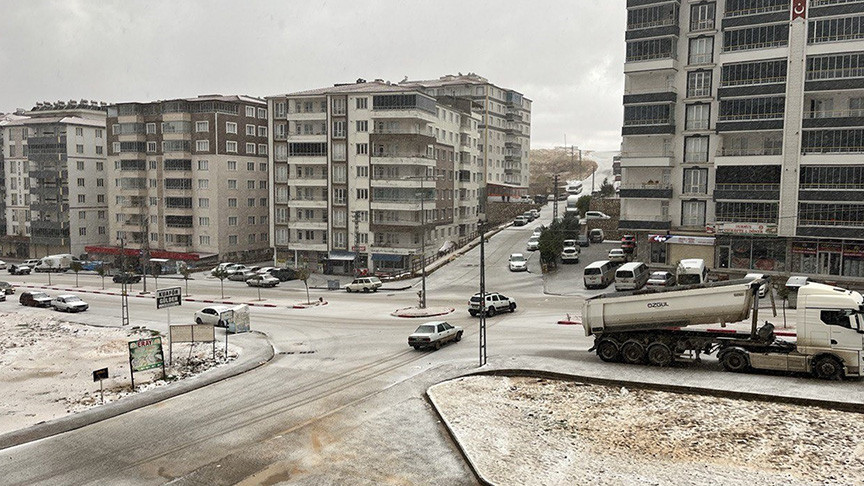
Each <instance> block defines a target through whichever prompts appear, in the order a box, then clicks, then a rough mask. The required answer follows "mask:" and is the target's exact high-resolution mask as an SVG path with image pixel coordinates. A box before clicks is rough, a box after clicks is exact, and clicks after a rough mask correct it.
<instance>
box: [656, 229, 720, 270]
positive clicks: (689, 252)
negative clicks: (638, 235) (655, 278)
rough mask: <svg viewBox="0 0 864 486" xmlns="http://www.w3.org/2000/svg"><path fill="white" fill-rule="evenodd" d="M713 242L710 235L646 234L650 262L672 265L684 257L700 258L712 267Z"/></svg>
mask: <svg viewBox="0 0 864 486" xmlns="http://www.w3.org/2000/svg"><path fill="white" fill-rule="evenodd" d="M714 243H715V239H714V238H713V237H710V236H684V235H648V244H649V253H650V262H651V263H659V264H665V265H674V264H676V262H678V261H680V260H683V259H685V258H701V259H703V260H705V265H706V266H708V267H713V266H714Z"/></svg>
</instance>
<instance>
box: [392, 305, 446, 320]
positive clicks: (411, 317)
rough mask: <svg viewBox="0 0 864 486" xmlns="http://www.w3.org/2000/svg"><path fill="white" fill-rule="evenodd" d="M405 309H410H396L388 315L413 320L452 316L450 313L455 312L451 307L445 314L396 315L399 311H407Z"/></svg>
mask: <svg viewBox="0 0 864 486" xmlns="http://www.w3.org/2000/svg"><path fill="white" fill-rule="evenodd" d="M407 309H410V307H406V308H404V309H396V310H395V311H393V312H391V313H390V315H391V316H393V317H403V318H406V319H414V318H426V317H436V316H446V315H447V314H452V313H454V312H456V309H455V308H453V307H451V308H450V309H449V310H447V311H446V312H436V313H434V314H423V315H411V314H399V313H398V312H399V311H404V310H407Z"/></svg>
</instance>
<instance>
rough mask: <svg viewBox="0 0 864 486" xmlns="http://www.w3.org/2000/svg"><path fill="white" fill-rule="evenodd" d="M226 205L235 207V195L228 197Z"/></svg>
mask: <svg viewBox="0 0 864 486" xmlns="http://www.w3.org/2000/svg"><path fill="white" fill-rule="evenodd" d="M228 207H229V208H236V207H237V198H236V197H229V198H228Z"/></svg>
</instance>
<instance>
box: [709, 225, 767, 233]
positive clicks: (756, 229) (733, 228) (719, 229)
mask: <svg viewBox="0 0 864 486" xmlns="http://www.w3.org/2000/svg"><path fill="white" fill-rule="evenodd" d="M705 229H706V231H708V233H717V234H726V235H776V234H777V225H776V224H767V223H717V224H714V225H709V226H706V227H705Z"/></svg>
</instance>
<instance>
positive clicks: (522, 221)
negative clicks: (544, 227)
mask: <svg viewBox="0 0 864 486" xmlns="http://www.w3.org/2000/svg"><path fill="white" fill-rule="evenodd" d="M526 224H528V218H526V217H525V216H523V215H521V214H520V215H519V216H516V217H515V218H513V226H525V225H526Z"/></svg>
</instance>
